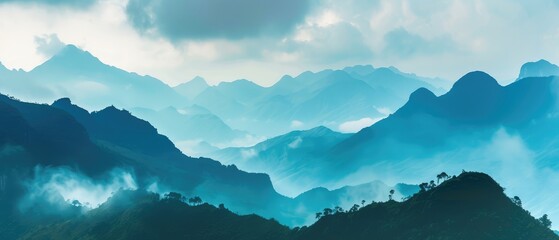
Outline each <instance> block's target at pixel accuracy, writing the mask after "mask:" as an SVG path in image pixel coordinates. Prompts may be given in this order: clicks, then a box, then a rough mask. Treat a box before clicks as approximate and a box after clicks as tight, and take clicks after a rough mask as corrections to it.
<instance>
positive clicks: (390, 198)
mask: <svg viewBox="0 0 559 240" xmlns="http://www.w3.org/2000/svg"><path fill="white" fill-rule="evenodd" d="M392 195H394V189H390V194H389V195H388V200H392Z"/></svg>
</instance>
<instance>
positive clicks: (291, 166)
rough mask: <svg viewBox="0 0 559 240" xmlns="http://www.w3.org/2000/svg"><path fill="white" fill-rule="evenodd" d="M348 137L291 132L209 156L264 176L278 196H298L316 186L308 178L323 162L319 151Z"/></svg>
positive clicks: (324, 130) (324, 132) (321, 131)
mask: <svg viewBox="0 0 559 240" xmlns="http://www.w3.org/2000/svg"><path fill="white" fill-rule="evenodd" d="M349 136H350V135H349V134H343V133H338V132H334V131H332V130H330V129H328V128H326V127H316V128H313V129H310V130H305V131H293V132H290V133H288V134H285V135H281V136H278V137H275V138H271V139H268V140H266V141H263V142H261V143H259V144H256V145H255V146H253V147H244V148H227V149H223V150H219V151H217V152H214V153H209V156H210V157H212V158H215V159H218V160H219V161H221V162H224V163H227V164H235V165H236V166H239V167H240V168H241V169H245V170H247V171H252V172H266V173H267V174H269V175H270V177H271V179H272V181H273V182H274V186H275V187H276V188H277V189H278V190H279V191H280V192H284V193H285V192H289V193H291V194H293V193H300V192H302V191H306V190H308V189H310V188H314V187H316V186H319V185H320V184H318V185H317V182H316V181H310V180H311V179H308V178H307V176H308V175H310V174H311V173H318V172H320V171H321V169H322V165H323V164H324V162H322V161H321V160H320V157H321V156H322V155H321V154H322V150H323V149H328V148H331V147H332V146H334V145H335V144H337V143H339V142H341V141H342V140H344V139H347V138H348V137H349Z"/></svg>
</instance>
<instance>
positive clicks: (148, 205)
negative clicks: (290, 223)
mask: <svg viewBox="0 0 559 240" xmlns="http://www.w3.org/2000/svg"><path fill="white" fill-rule="evenodd" d="M289 234H290V231H289V228H287V227H284V226H281V225H280V224H278V223H277V222H276V221H273V220H266V219H263V218H261V217H259V216H256V215H246V216H238V215H236V214H234V213H233V212H231V211H229V210H227V209H225V208H215V207H213V206H211V205H209V204H202V205H198V206H189V205H187V204H185V203H183V202H181V201H180V199H175V198H163V199H160V198H159V195H157V194H151V193H147V192H142V191H137V192H131V191H121V192H119V193H117V194H116V195H115V196H113V197H112V198H111V199H109V200H108V201H107V202H106V203H105V204H103V205H102V206H101V207H99V208H98V209H95V210H92V211H91V212H89V213H87V214H86V215H85V216H83V217H80V218H77V219H74V220H71V221H67V222H63V223H60V224H55V225H51V226H48V227H43V228H38V229H37V230H35V231H34V232H33V231H32V232H30V233H29V234H27V235H26V236H24V237H23V238H22V239H131V240H132V239H134V240H136V239H177V238H180V239H216V240H217V239H239V240H245V239H247V240H248V239H254V240H257V239H278V240H279V239H286V238H287V237H288V236H289Z"/></svg>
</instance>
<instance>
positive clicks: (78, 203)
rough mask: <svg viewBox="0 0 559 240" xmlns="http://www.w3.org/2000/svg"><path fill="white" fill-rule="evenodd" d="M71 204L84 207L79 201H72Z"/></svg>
mask: <svg viewBox="0 0 559 240" xmlns="http://www.w3.org/2000/svg"><path fill="white" fill-rule="evenodd" d="M71 204H72V205H73V206H74V207H82V206H83V205H82V203H81V202H80V201H78V200H74V201H72V203H71Z"/></svg>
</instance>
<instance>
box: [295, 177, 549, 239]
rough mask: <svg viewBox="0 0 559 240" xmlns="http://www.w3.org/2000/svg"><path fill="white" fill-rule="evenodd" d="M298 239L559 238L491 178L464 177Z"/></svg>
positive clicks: (321, 224) (340, 218)
mask: <svg viewBox="0 0 559 240" xmlns="http://www.w3.org/2000/svg"><path fill="white" fill-rule="evenodd" d="M297 235H298V236H297V237H296V239H325V240H327V239H355V240H359V239H371V236H374V237H375V238H378V239H387V240H390V239H453V240H461V239H464V240H466V239H480V240H483V239H487V240H489V239H491V240H494V239H503V240H504V239H519V240H520V239H549V240H551V239H559V237H557V236H556V235H555V234H554V233H553V232H552V231H551V230H549V229H547V228H545V227H544V226H543V225H542V224H540V223H539V222H538V221H537V220H536V219H534V218H533V217H532V216H530V215H529V213H527V212H526V211H524V210H523V209H522V208H520V207H518V206H516V205H515V204H514V203H513V202H512V201H511V200H510V199H509V198H508V197H507V196H505V194H503V188H502V187H500V186H499V185H498V184H497V183H496V182H495V181H494V180H493V179H492V178H491V177H489V176H487V175H485V174H480V173H463V174H461V175H460V176H458V177H456V178H452V179H450V180H447V181H445V182H443V183H442V184H441V185H440V186H438V187H436V188H434V189H431V190H428V191H426V192H422V193H419V194H417V195H415V196H413V197H412V198H410V199H409V200H407V201H404V202H395V201H389V202H385V203H374V204H371V205H368V206H365V207H363V208H361V209H360V210H359V211H356V212H348V213H338V214H334V215H329V216H325V217H322V218H321V219H320V220H319V221H318V222H317V223H315V224H313V225H312V226H310V227H309V228H303V229H301V230H300V231H299V232H298V233H297Z"/></svg>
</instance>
